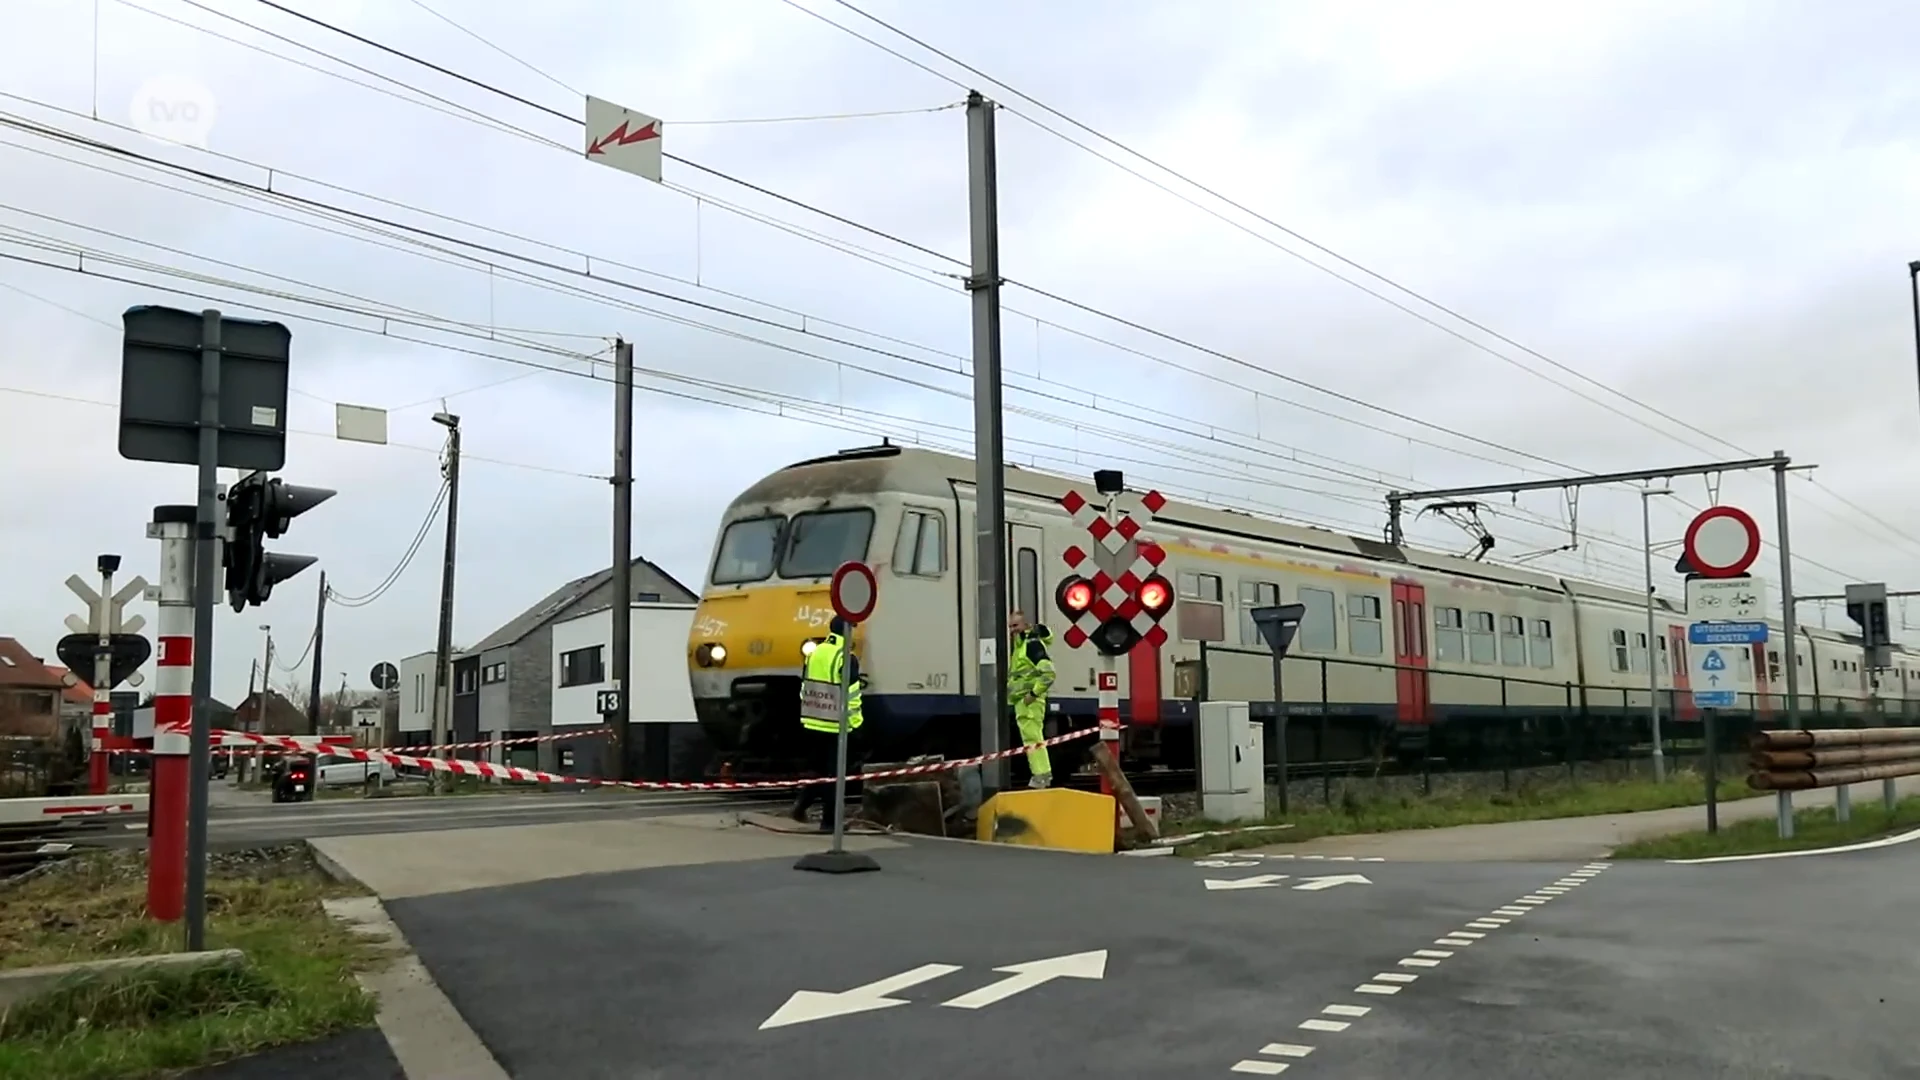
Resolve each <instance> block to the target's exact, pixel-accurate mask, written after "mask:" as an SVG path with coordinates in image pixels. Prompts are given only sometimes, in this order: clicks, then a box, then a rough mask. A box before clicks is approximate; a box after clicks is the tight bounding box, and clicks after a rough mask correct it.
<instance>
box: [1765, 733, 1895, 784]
mask: <svg viewBox="0 0 1920 1080" xmlns="http://www.w3.org/2000/svg"><path fill="white" fill-rule="evenodd" d="M1747 764H1748V767H1749V768H1750V769H1751V770H1752V772H1751V773H1749V774H1748V776H1747V786H1749V787H1751V788H1753V789H1754V790H1756V791H1806V790H1808V789H1811V788H1823V787H1836V786H1838V785H1842V784H1858V783H1862V782H1865V781H1868V780H1892V779H1894V778H1896V777H1901V776H1916V775H1920V727H1883V728H1847V729H1839V730H1826V731H1756V732H1754V734H1753V738H1752V740H1751V741H1750V742H1749V744H1748V761H1747Z"/></svg>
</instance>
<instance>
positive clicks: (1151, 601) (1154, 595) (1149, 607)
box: [1140, 577, 1173, 620]
mask: <svg viewBox="0 0 1920 1080" xmlns="http://www.w3.org/2000/svg"><path fill="white" fill-rule="evenodd" d="M1140 606H1141V607H1143V608H1145V609H1146V612H1147V614H1148V615H1151V616H1153V618H1154V619H1156V620H1158V619H1159V618H1160V617H1161V616H1162V615H1165V614H1166V613H1167V609H1168V608H1170V607H1172V606H1173V587H1172V586H1171V585H1168V584H1167V579H1166V578H1163V577H1150V578H1148V579H1147V580H1145V581H1143V582H1141V583H1140Z"/></svg>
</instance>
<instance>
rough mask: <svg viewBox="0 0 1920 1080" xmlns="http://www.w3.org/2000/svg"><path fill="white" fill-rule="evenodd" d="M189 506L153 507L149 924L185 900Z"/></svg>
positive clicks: (169, 915) (167, 917) (176, 912)
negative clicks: (156, 576)
mask: <svg viewBox="0 0 1920 1080" xmlns="http://www.w3.org/2000/svg"><path fill="white" fill-rule="evenodd" d="M194 515H195V508H194V507H191V506H156V507H154V509H153V524H152V525H150V526H149V527H148V529H147V535H148V537H150V538H154V539H158V540H159V541H160V614H159V627H158V630H157V633H156V636H157V637H158V638H159V656H158V658H157V659H156V661H155V667H154V679H153V786H152V790H151V794H150V796H149V798H148V802H147V835H148V841H147V916H148V917H149V918H153V919H158V920H160V921H161V922H174V921H177V920H178V919H179V918H180V917H181V916H182V915H183V914H184V909H185V907H186V899H187V791H188V787H189V785H190V780H189V776H188V762H189V760H190V758H189V756H188V755H189V752H190V751H191V750H192V741H191V734H192V731H193V548H194V541H193V522H194Z"/></svg>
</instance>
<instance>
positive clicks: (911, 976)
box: [760, 954, 1104, 1031]
mask: <svg viewBox="0 0 1920 1080" xmlns="http://www.w3.org/2000/svg"><path fill="white" fill-rule="evenodd" d="M1102 955H1104V954H1102ZM959 970H960V965H958V964H922V965H920V966H919V967H917V968H914V969H913V970H912V971H905V972H901V973H900V974H898V975H890V976H888V977H887V978H884V979H880V980H878V981H876V982H870V983H868V984H866V985H865V986H856V987H854V988H853V989H851V990H843V991H841V992H840V993H838V994H830V993H825V992H822V991H819V990H796V991H794V993H793V996H792V997H790V998H788V999H787V1003H786V1004H785V1005H782V1006H780V1007H779V1008H778V1009H776V1010H774V1013H773V1015H772V1016H769V1017H767V1018H766V1019H765V1020H763V1021H761V1023H760V1030H761V1031H765V1030H767V1029H768V1028H777V1027H786V1026H787V1025H788V1024H804V1023H807V1022H808V1021H812V1020H827V1019H831V1018H832V1017H835V1016H847V1015H850V1014H853V1013H859V1012H871V1011H873V1010H874V1009H890V1008H892V1007H894V1006H895V1005H906V1004H908V1002H907V1000H906V999H905V998H892V997H888V996H887V995H888V994H891V993H893V992H895V991H896V990H905V989H906V988H907V987H909V986H917V985H919V984H920V983H923V982H928V981H930V980H933V979H937V978H939V977H940V976H942V975H951V974H953V973H954V972H956V971H959Z"/></svg>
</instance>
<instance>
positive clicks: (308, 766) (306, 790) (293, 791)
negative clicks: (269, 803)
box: [273, 755, 314, 802]
mask: <svg viewBox="0 0 1920 1080" xmlns="http://www.w3.org/2000/svg"><path fill="white" fill-rule="evenodd" d="M313 772H314V770H313V759H312V758H309V757H304V756H301V755H292V756H289V757H285V758H282V759H281V760H280V762H279V768H277V769H275V770H274V773H273V801H274V802H305V801H306V800H308V799H311V798H313Z"/></svg>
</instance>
